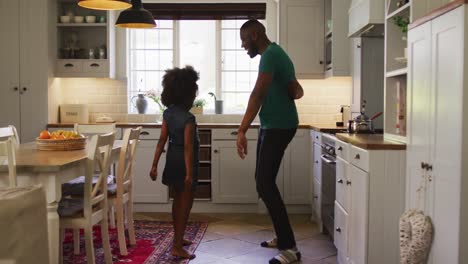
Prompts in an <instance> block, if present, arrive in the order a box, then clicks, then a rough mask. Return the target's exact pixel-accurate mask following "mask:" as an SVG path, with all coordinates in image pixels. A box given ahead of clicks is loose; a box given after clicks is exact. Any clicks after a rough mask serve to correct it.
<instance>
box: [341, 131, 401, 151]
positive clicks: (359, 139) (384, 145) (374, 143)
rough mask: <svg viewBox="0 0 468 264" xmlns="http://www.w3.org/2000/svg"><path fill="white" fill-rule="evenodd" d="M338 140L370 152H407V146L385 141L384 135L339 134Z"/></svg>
mask: <svg viewBox="0 0 468 264" xmlns="http://www.w3.org/2000/svg"><path fill="white" fill-rule="evenodd" d="M336 138H338V139H339V140H341V141H344V142H346V143H349V144H352V145H354V146H356V147H359V148H362V149H368V150H405V149H406V144H404V143H400V142H394V141H389V140H385V139H384V136H383V135H382V134H348V133H338V134H336Z"/></svg>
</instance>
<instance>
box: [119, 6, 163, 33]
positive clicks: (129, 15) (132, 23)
mask: <svg viewBox="0 0 468 264" xmlns="http://www.w3.org/2000/svg"><path fill="white" fill-rule="evenodd" d="M115 25H116V26H118V27H122V28H154V27H156V22H154V18H153V15H152V14H151V13H150V12H149V11H148V10H146V9H144V8H143V5H142V3H141V0H132V7H131V8H129V9H126V10H124V11H122V12H121V13H120V15H119V18H117V22H115Z"/></svg>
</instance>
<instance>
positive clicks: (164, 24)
mask: <svg viewBox="0 0 468 264" xmlns="http://www.w3.org/2000/svg"><path fill="white" fill-rule="evenodd" d="M173 26H174V21H172V20H156V28H159V29H164V28H166V29H167V28H169V29H172V28H173Z"/></svg>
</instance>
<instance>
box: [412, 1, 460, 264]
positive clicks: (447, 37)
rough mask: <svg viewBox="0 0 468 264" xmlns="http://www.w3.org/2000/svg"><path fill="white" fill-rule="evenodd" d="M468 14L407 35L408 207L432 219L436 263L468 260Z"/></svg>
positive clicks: (439, 19) (453, 14)
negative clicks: (467, 128)
mask: <svg viewBox="0 0 468 264" xmlns="http://www.w3.org/2000/svg"><path fill="white" fill-rule="evenodd" d="M467 15H468V9H467V5H465V4H463V5H461V6H459V7H458V8H455V9H453V10H452V11H450V12H448V13H445V14H443V15H441V16H439V17H437V18H434V19H432V20H429V21H428V22H426V23H424V24H422V25H420V26H418V27H416V28H414V29H411V30H410V31H409V34H408V43H409V74H408V76H409V80H408V91H409V93H408V106H409V107H408V154H407V155H408V159H407V173H408V177H407V208H419V209H422V210H423V211H424V212H425V213H426V214H427V215H428V216H430V217H431V220H432V223H433V226H434V230H435V232H434V239H433V244H432V248H431V254H430V260H429V262H428V263H431V264H435V263H464V262H466V259H468V252H467V250H466V248H467V244H466V243H467V242H466V241H468V239H467V238H468V232H467V229H466V227H465V226H466V223H467V222H468V218H467V213H468V204H467V203H466V201H467V199H468V193H467V191H468V185H467V184H466V179H464V178H466V171H467V169H468V168H467V164H468V162H467V161H468V158H467V153H466V149H467V144H466V140H465V138H464V136H466V135H467V132H466V130H465V127H466V122H467V119H466V114H467V110H466V106H467V105H466V102H467V101H468V100H467V99H468V98H467V95H466V87H467V85H468V82H467V79H466V76H467V69H468V68H467V67H466V65H467V64H468V56H467V55H466V53H465V52H464V51H465V50H466V42H465V38H464V35H465V34H466V32H467V27H466V25H467V21H468V20H467ZM420 187H423V189H422V190H421V191H420V192H417V189H418V188H420ZM448 226H450V228H447V227H448Z"/></svg>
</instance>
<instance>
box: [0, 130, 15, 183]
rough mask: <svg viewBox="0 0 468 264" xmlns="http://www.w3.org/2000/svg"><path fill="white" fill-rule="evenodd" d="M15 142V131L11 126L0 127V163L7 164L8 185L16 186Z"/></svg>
mask: <svg viewBox="0 0 468 264" xmlns="http://www.w3.org/2000/svg"><path fill="white" fill-rule="evenodd" d="M13 128H14V127H13ZM15 131H16V129H15ZM16 142H17V141H16V139H15V133H14V131H13V130H12V128H11V127H2V128H0V164H4V163H6V164H7V165H8V183H7V186H8V187H16V186H17V182H16V157H15V149H16V147H15V145H16Z"/></svg>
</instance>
